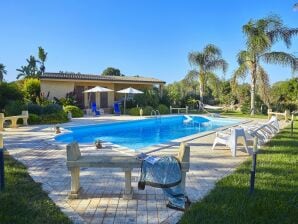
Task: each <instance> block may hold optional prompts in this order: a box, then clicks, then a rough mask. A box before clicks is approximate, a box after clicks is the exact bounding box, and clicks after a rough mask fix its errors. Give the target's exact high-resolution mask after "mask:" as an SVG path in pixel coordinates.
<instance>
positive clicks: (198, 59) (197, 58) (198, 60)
mask: <svg viewBox="0 0 298 224" xmlns="http://www.w3.org/2000/svg"><path fill="white" fill-rule="evenodd" d="M188 61H189V63H190V65H198V66H201V65H202V64H204V55H203V54H202V53H201V52H195V51H194V52H190V53H189V54H188Z"/></svg>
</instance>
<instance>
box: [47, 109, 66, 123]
mask: <svg viewBox="0 0 298 224" xmlns="http://www.w3.org/2000/svg"><path fill="white" fill-rule="evenodd" d="M67 121H68V118H67V114H66V113H65V112H64V111H60V112H58V113H52V114H44V115H42V116H41V123H42V124H57V123H64V122H67Z"/></svg>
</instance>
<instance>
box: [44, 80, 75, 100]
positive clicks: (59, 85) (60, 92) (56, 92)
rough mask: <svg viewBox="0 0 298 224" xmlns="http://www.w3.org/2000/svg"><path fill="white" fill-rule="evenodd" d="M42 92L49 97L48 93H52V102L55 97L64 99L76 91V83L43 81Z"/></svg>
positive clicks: (50, 96) (50, 97)
mask: <svg viewBox="0 0 298 224" xmlns="http://www.w3.org/2000/svg"><path fill="white" fill-rule="evenodd" d="M40 90H41V92H42V93H43V94H45V96H47V94H48V92H50V95H49V99H50V100H52V99H53V98H54V97H56V98H58V99H60V98H62V97H63V98H64V97H65V96H66V94H67V93H69V92H72V91H73V90H74V82H70V81H67V82H63V81H50V80H49V81H48V80H42V81H41V82H40Z"/></svg>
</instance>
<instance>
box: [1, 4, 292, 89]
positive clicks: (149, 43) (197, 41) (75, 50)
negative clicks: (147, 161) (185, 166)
mask: <svg viewBox="0 0 298 224" xmlns="http://www.w3.org/2000/svg"><path fill="white" fill-rule="evenodd" d="M296 2H298V0H294V1H293V0H270V1H269V0H267V1H266V0H263V1H260V0H242V1H239V0H225V1H224V0H208V1H203V0H193V1H190V0H179V1H178V0H163V1H162V0H126V1H124V0H118V1H115V0H94V1H91V0H86V1H83V0H82V1H79V0H76V1H75V0H51V1H40V0H31V1H21V0H20V1H14V0H11V1H4V0H1V4H0V5H1V13H0V27H1V33H0V63H3V64H4V65H5V66H6V68H7V71H8V75H6V76H5V79H6V80H7V81H12V80H15V79H16V75H17V72H16V69H17V68H19V67H20V66H21V65H25V63H26V62H25V59H26V58H28V57H29V56H30V55H37V48H38V46H42V47H43V48H45V50H46V51H47V52H48V60H47V62H46V70H47V71H51V72H58V71H71V72H81V73H91V74H100V73H101V72H102V71H103V70H104V69H105V68H106V67H109V66H111V67H116V68H119V69H120V70H121V72H122V73H123V74H126V75H142V76H149V77H156V78H159V79H162V80H165V81H166V82H168V83H169V82H173V81H178V80H181V79H182V78H183V77H184V76H185V74H186V73H187V71H188V70H190V69H191V67H190V65H189V63H188V60H187V55H188V53H189V52H190V51H195V50H201V49H202V48H203V47H204V46H205V45H206V44H208V43H212V44H215V45H217V46H218V47H220V48H221V49H222V53H223V57H224V58H225V59H226V60H227V61H228V63H229V70H228V72H227V74H226V78H229V77H230V76H231V73H232V72H233V70H234V69H235V68H236V66H237V64H236V54H237V53H238V52H239V51H240V50H241V49H244V47H245V45H244V36H243V34H242V32H241V27H242V25H243V24H245V23H247V22H248V20H249V19H251V18H261V17H264V16H267V15H269V14H270V13H274V14H278V15H280V16H281V17H282V19H283V21H284V23H285V24H286V25H288V26H289V27H297V26H298V12H294V11H293V8H292V7H293V5H294V3H296ZM274 50H286V49H285V47H283V45H281V44H278V45H276V46H275V48H274ZM287 51H288V52H290V53H295V52H298V37H295V38H294V39H293V45H292V47H291V49H289V50H287ZM296 55H297V56H298V53H297V54H296ZM265 68H266V69H267V71H268V73H269V74H270V77H271V82H275V81H278V80H284V79H287V78H291V76H292V74H291V70H290V69H289V68H282V67H280V66H265ZM218 74H219V75H220V76H221V75H222V74H221V73H220V72H219V73H218Z"/></svg>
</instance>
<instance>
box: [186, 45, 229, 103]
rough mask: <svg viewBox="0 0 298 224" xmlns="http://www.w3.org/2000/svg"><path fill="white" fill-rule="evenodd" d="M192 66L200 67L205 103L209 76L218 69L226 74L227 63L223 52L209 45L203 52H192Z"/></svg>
mask: <svg viewBox="0 0 298 224" xmlns="http://www.w3.org/2000/svg"><path fill="white" fill-rule="evenodd" d="M188 60H189V62H190V64H191V65H196V66H198V71H199V85H200V101H201V102H202V103H203V102H204V91H205V85H206V83H207V79H208V76H210V74H211V73H213V72H214V71H215V70H217V69H221V70H222V71H223V72H226V69H227V66H228V64H227V62H226V61H225V60H224V59H223V58H222V55H221V50H220V49H219V48H218V47H216V46H215V45H212V44H209V45H207V46H206V47H205V48H204V49H203V51H202V52H191V53H189V55H188Z"/></svg>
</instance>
